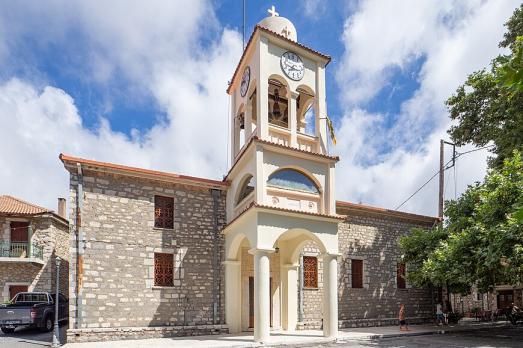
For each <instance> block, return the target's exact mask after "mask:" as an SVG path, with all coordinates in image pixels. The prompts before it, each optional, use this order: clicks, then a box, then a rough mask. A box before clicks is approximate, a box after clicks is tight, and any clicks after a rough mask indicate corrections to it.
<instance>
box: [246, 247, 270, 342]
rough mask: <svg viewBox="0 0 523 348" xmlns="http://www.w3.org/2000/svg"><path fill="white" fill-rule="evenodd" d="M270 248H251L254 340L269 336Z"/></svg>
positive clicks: (262, 340) (263, 340) (263, 339)
mask: <svg viewBox="0 0 523 348" xmlns="http://www.w3.org/2000/svg"><path fill="white" fill-rule="evenodd" d="M272 251H273V250H270V249H251V250H249V252H250V253H251V254H253V255H254V341H255V342H260V343H267V342H268V341H269V338H270V329H271V328H270V325H271V317H270V315H271V314H270V305H271V302H270V296H271V294H270V289H269V286H270V265H269V253H271V252H272Z"/></svg>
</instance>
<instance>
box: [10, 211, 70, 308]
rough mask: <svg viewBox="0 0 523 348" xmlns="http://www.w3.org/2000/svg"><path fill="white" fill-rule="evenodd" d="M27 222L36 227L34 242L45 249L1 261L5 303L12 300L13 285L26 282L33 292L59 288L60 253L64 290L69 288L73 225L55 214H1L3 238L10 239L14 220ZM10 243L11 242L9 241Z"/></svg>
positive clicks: (52, 290) (61, 281) (32, 240)
mask: <svg viewBox="0 0 523 348" xmlns="http://www.w3.org/2000/svg"><path fill="white" fill-rule="evenodd" d="M11 221H27V222H29V223H30V225H31V226H32V230H33V234H32V238H31V242H32V243H33V244H34V245H35V246H37V247H41V248H42V257H41V258H39V257H38V258H33V259H29V258H27V257H22V258H14V257H9V258H7V259H5V260H4V261H0V293H1V294H0V297H1V300H2V302H4V301H8V300H10V298H9V287H10V286H13V285H26V286H28V290H29V291H46V292H55V291H56V265H55V258H56V256H58V257H60V258H61V259H62V262H61V264H60V289H61V292H62V293H63V294H64V295H66V296H67V294H68V288H69V281H68V280H69V279H68V269H69V262H68V256H69V226H68V224H67V222H66V220H64V219H61V218H59V217H57V216H55V215H54V214H52V213H49V214H43V215H37V216H27V217H13V216H0V241H1V242H3V243H9V242H10V235H11V233H10V222H11ZM6 245H7V244H6Z"/></svg>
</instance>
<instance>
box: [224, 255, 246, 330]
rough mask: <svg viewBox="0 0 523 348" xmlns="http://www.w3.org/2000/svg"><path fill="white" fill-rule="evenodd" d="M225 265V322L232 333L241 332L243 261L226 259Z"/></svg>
mask: <svg viewBox="0 0 523 348" xmlns="http://www.w3.org/2000/svg"><path fill="white" fill-rule="evenodd" d="M223 264H224V265H225V322H226V323H227V325H228V326H229V332H230V333H239V332H241V317H242V313H241V272H240V269H241V267H240V266H241V263H240V261H236V260H227V261H224V262H223Z"/></svg>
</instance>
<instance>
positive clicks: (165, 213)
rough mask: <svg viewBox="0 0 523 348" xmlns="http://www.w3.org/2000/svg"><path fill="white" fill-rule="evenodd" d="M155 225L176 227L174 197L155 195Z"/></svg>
mask: <svg viewBox="0 0 523 348" xmlns="http://www.w3.org/2000/svg"><path fill="white" fill-rule="evenodd" d="M154 227H158V228H170V229H172V228H174V198H173V197H164V196H154Z"/></svg>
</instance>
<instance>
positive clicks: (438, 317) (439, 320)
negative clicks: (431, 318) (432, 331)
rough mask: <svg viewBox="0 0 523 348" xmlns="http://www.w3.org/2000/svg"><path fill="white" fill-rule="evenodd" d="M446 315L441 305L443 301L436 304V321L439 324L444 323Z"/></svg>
mask: <svg viewBox="0 0 523 348" xmlns="http://www.w3.org/2000/svg"><path fill="white" fill-rule="evenodd" d="M443 321H444V316H443V309H442V306H441V303H438V304H437V305H436V323H437V324H438V325H443Z"/></svg>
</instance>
